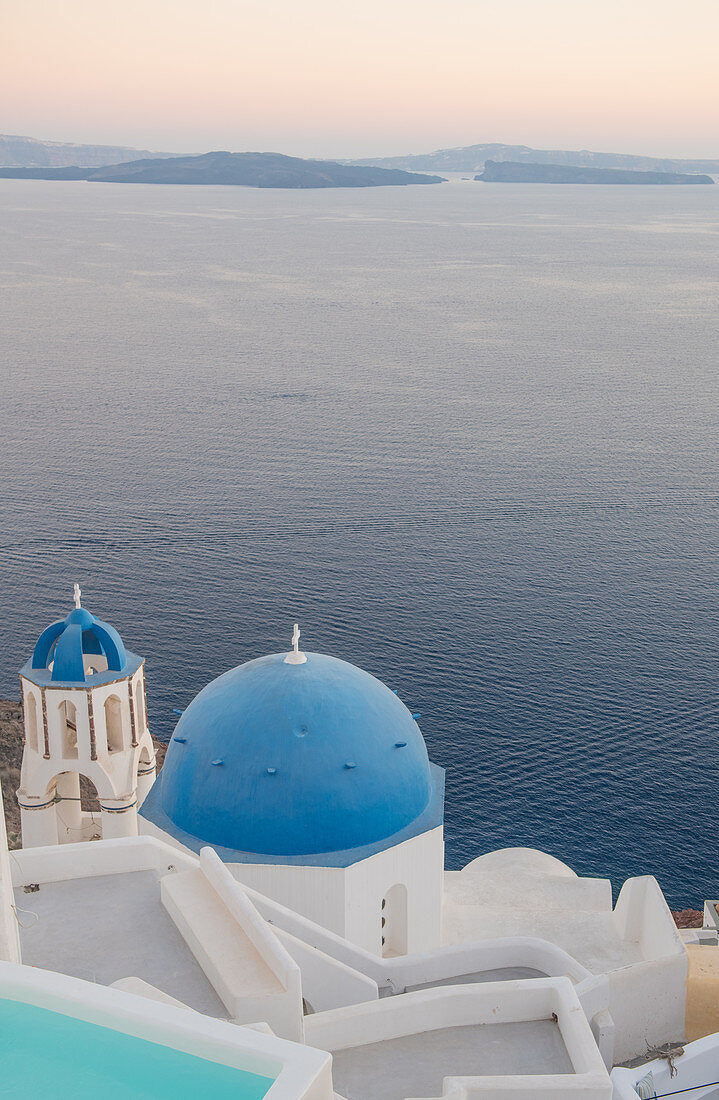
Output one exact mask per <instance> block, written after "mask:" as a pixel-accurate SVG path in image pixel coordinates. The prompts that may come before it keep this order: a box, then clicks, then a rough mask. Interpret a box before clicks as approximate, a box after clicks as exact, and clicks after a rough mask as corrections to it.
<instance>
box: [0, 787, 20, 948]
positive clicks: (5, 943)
mask: <svg viewBox="0 0 719 1100" xmlns="http://www.w3.org/2000/svg"><path fill="white" fill-rule="evenodd" d="M14 905H15V898H14V896H13V886H12V875H11V872H10V856H9V854H8V847H7V832H6V830H5V808H4V806H3V799H2V790H0V959H2V960H4V961H5V962H13V963H19V962H20V933H19V929H18V923H17V919H16V917H15V909H14Z"/></svg>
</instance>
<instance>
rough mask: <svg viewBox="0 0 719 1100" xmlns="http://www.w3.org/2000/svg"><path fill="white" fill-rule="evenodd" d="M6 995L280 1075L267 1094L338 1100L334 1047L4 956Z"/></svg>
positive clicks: (0, 985)
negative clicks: (300, 1040)
mask: <svg viewBox="0 0 719 1100" xmlns="http://www.w3.org/2000/svg"><path fill="white" fill-rule="evenodd" d="M0 998H6V999H9V1000H14V1001H21V1002H23V1003H25V1004H31V1005H37V1006H38V1007H39V1008H45V1009H48V1010H50V1011H51V1012H58V1013H60V1014H61V1015H64V1016H69V1017H72V1018H74V1019H77V1020H85V1021H87V1022H88V1023H92V1024H99V1025H100V1026H102V1027H107V1028H111V1029H112V1030H114V1031H119V1032H122V1033H124V1034H126V1035H132V1036H134V1037H135V1038H138V1039H144V1040H146V1041H147V1042H150V1043H158V1044H160V1045H161V1046H166V1047H170V1048H171V1049H173V1050H178V1051H183V1052H185V1053H186V1054H192V1055H194V1056H195V1057H198V1058H206V1059H207V1060H208V1061H210V1062H218V1063H220V1064H221V1065H226V1066H232V1067H235V1068H237V1069H241V1070H245V1071H246V1072H248V1073H256V1074H260V1075H262V1076H266V1077H273V1078H274V1079H275V1081H274V1084H273V1085H272V1087H271V1088H270V1090H269V1092H268V1093H267V1095H266V1100H333V1089H332V1073H331V1059H330V1057H329V1055H328V1054H325V1053H324V1052H320V1051H317V1050H313V1049H311V1048H310V1047H305V1046H301V1045H299V1044H297V1043H291V1042H287V1041H286V1040H284V1039H279V1038H276V1037H275V1036H273V1035H267V1034H263V1033H261V1032H259V1031H256V1030H254V1029H250V1028H243V1027H236V1026H235V1025H234V1024H229V1023H224V1022H223V1021H221V1020H215V1019H212V1018H211V1017H209V1016H204V1015H202V1014H201V1013H197V1012H188V1011H187V1009H186V1008H177V1007H175V1006H174V1005H169V1004H161V1003H159V1002H158V1001H150V1000H148V999H147V998H146V997H138V996H135V995H133V994H131V993H125V992H121V991H120V990H117V989H108V988H107V987H105V986H98V985H94V984H92V983H90V982H85V981H82V980H81V979H79V978H70V977H67V975H65V974H55V973H51V972H50V971H47V970H39V969H35V968H34V967H29V966H19V965H16V964H12V963H0Z"/></svg>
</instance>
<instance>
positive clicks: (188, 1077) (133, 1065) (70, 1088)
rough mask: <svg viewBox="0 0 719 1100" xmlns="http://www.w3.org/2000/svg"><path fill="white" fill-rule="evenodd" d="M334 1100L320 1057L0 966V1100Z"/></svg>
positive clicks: (188, 1014)
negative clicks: (25, 1099)
mask: <svg viewBox="0 0 719 1100" xmlns="http://www.w3.org/2000/svg"><path fill="white" fill-rule="evenodd" d="M42 1095H52V1096H53V1097H54V1098H57V1100H71V1098H72V1100H75V1098H76V1097H78V1096H98V1097H99V1096H101V1097H102V1100H120V1098H122V1100H129V1098H130V1097H132V1098H133V1100H197V1098H201V1097H205V1096H211V1097H212V1098H213V1100H229V1098H230V1097H231V1098H232V1100H262V1098H264V1097H266V1098H267V1100H332V1097H333V1095H334V1090H333V1088H332V1058H331V1056H330V1055H329V1054H328V1053H327V1052H326V1051H319V1050H315V1049H313V1048H311V1047H307V1046H305V1045H304V1044H301V1043H293V1042H289V1041H288V1040H286V1039H280V1038H277V1036H275V1035H272V1034H266V1033H263V1032H262V1031H261V1030H260V1031H258V1030H256V1029H255V1028H250V1027H239V1026H237V1025H236V1024H232V1023H227V1022H225V1021H223V1020H215V1019H213V1018H211V1017H209V1016H204V1015H202V1014H201V1013H199V1012H193V1011H192V1010H190V1009H187V1008H183V1007H180V1006H179V1005H177V1004H174V1005H173V1004H167V1003H164V1002H161V1001H157V1000H154V999H148V996H138V995H137V994H135V993H128V992H125V991H120V990H118V989H111V988H107V987H105V986H100V985H95V984H94V983H93V982H86V981H83V980H82V979H80V978H71V977H69V976H68V975H66V974H57V973H54V972H52V971H49V970H41V969H40V968H35V967H32V966H23V965H22V964H18V963H9V962H2V961H0V1100H2V1098H4V1097H8V1098H10V1097H12V1100H16V1098H17V1097H20V1096H42Z"/></svg>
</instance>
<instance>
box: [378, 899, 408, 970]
mask: <svg viewBox="0 0 719 1100" xmlns="http://www.w3.org/2000/svg"><path fill="white" fill-rule="evenodd" d="M406 954H407V887H406V886H405V885H404V883H403V882H398V883H396V885H395V886H391V887H390V889H389V890H388V891H387V893H386V894H385V896H384V897H383V898H382V955H383V956H384V957H385V958H387V957H389V956H393V955H406Z"/></svg>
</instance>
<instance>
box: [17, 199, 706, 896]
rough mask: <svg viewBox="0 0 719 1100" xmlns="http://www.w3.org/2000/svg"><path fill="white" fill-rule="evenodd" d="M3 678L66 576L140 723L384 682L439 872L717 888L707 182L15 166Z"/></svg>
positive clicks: (66, 592)
mask: <svg viewBox="0 0 719 1100" xmlns="http://www.w3.org/2000/svg"><path fill="white" fill-rule="evenodd" d="M0 211H1V212H2V213H1V220H0V226H1V237H0V268H1V269H2V275H1V283H2V294H1V296H0V311H1V313H2V318H1V323H2V334H3V335H2V342H3V346H4V353H3V358H4V370H3V379H4V381H3V390H2V401H0V433H1V434H0V438H1V439H2V446H3V462H2V466H1V467H0V497H1V499H2V505H3V522H2V556H1V558H0V573H1V576H0V581H1V586H2V587H1V590H2V600H3V620H4V630H3V643H2V647H0V690H2V692H3V693H6V694H9V695H10V696H13V697H17V695H18V682H17V678H16V670H17V669H18V668H19V667H20V665H21V664H22V663H23V662H24V661H25V659H26V658H27V656H28V655H29V654H30V652H31V650H32V647H33V644H34V642H35V639H36V637H37V635H38V634H39V632H40V630H41V629H42V628H43V627H44V626H45V625H46V624H47V623H48V622H50V621H51V620H52V619H54V618H56V617H58V615H61V614H64V613H65V612H66V611H67V610H68V609H69V606H70V599H71V592H72V583H73V581H75V580H76V579H78V580H79V581H80V582H81V583H82V587H83V591H84V594H85V602H86V604H87V606H89V607H90V608H91V610H93V611H95V612H96V613H98V614H99V615H101V617H103V618H107V619H109V620H110V621H111V622H112V623H114V624H115V625H116V626H117V627H118V628H119V629H120V631H121V633H122V635H123V637H124V639H125V642H126V644H127V645H128V646H129V648H131V649H132V650H134V651H135V652H137V653H141V654H143V655H144V656H146V657H147V677H148V685H149V702H150V715H151V719H152V723H153V726H154V729H155V731H156V732H157V733H158V734H160V735H161V736H163V737H167V736H168V735H169V733H170V731H171V729H172V726H173V724H174V721H175V719H174V717H173V714H172V709H173V707H178V708H181V707H184V706H186V705H187V703H188V702H189V701H190V700H191V699H192V697H193V695H194V694H195V693H196V692H197V691H198V690H199V689H200V688H201V687H202V686H203V685H204V684H205V683H206V682H207V681H208V680H210V679H211V678H213V677H214V676H216V675H217V674H219V673H220V672H222V671H224V670H225V669H227V668H229V667H231V666H232V665H234V664H237V663H239V662H241V661H245V660H247V659H248V658H251V657H255V656H258V655H260V654H263V653H266V652H271V651H275V650H277V649H282V648H284V647H286V646H288V645H289V639H290V634H291V629H292V623H293V621H294V620H295V619H298V620H299V621H300V624H301V626H302V630H303V635H302V641H303V644H304V645H305V646H306V647H307V648H308V649H318V650H322V651H325V652H328V653H332V654H335V655H337V656H341V657H344V658H346V659H348V660H351V661H354V662H356V663H358V664H360V665H362V666H363V667H365V668H367V669H368V670H370V671H371V672H373V673H375V674H376V675H378V676H380V677H381V678H382V679H383V680H385V681H386V682H387V683H388V684H389V685H390V686H391V687H393V688H397V689H399V692H400V694H401V696H402V698H403V699H404V700H405V701H406V702H407V704H408V705H409V706H410V707H411V709H412V710H413V711H420V712H421V713H422V718H421V721H420V725H421V727H422V731H423V733H424V735H425V738H426V740H427V743H428V746H429V749H430V754H431V756H432V758H433V759H434V760H435V761H436V762H437V763H439V764H442V765H444V766H445V767H446V769H447V852H448V864H449V866H451V867H459V866H462V865H463V863H465V862H467V861H468V860H469V859H471V858H473V857H474V856H475V855H477V854H479V853H481V852H484V851H488V850H491V849H493V848H496V847H498V846H505V845H531V846H536V847H539V848H542V849H544V850H547V851H549V852H552V853H553V854H555V855H556V856H558V857H560V858H561V859H564V860H566V861H568V862H569V863H570V864H571V865H572V866H573V867H574V868H575V869H576V870H577V871H580V872H583V873H586V874H601V875H609V876H611V877H612V878H613V879H614V880H615V882H616V883H619V882H621V881H622V880H623V879H624V878H625V877H626V876H628V875H633V874H638V873H645V872H651V873H655V874H656V875H657V877H658V878H659V881H660V883H661V885H662V886H663V888H664V889H665V891H666V893H667V895H668V897H669V899H670V901H671V902H672V904H674V905H683V904H690V903H692V904H699V903H701V901H702V900H703V899H704V898H705V897H716V896H717V894H719V846H718V844H717V839H716V804H717V792H718V791H719V749H718V748H717V741H718V737H719V720H718V718H717V705H716V704H717V693H716V625H717V602H718V601H717V573H716V547H717V535H718V523H717V520H718V516H719V507H718V503H719V491H718V488H717V443H716V434H715V431H716V412H717V404H716V398H717V379H716V368H717V363H716V348H717V346H718V345H719V323H718V321H717V308H716V303H717V292H718V290H719V285H718V270H719V269H718V266H717V258H718V246H719V187H714V188H709V187H707V188H657V189H651V188H646V189H644V188H621V187H611V188H592V187H585V188H581V187H577V188H573V187H556V188H552V187H541V186H533V187H515V186H508V185H507V186H495V187H491V186H486V187H483V186H480V185H479V184H471V183H454V184H448V185H445V186H442V187H424V188H406V189H405V188H396V189H392V188H387V189H376V190H375V189H368V190H357V191H354V190H347V191H342V190H341V191H327V192H293V191H288V192H270V191H253V190H243V189H239V188H238V189H232V188H182V187H175V188H164V187H145V188H143V187H139V186H135V187H132V186H120V185H99V184H97V185H93V184H83V183H77V184H51V183H34V182H24V181H2V182H1V183H0Z"/></svg>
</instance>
